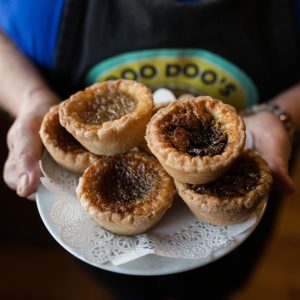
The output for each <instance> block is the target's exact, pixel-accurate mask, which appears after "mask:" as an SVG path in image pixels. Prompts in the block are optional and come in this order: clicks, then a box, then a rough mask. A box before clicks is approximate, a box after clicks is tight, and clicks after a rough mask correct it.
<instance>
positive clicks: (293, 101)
mask: <svg viewBox="0 0 300 300" xmlns="http://www.w3.org/2000/svg"><path fill="white" fill-rule="evenodd" d="M272 101H273V102H275V103H276V104H278V105H279V106H280V107H281V108H282V109H283V110H285V111H286V112H288V113H289V114H290V115H291V116H292V118H293V121H294V125H295V129H296V130H297V131H299V129H300V84H297V85H295V86H293V87H291V88H290V89H288V90H286V91H285V92H283V93H281V94H280V95H278V96H277V97H276V98H274V99H272ZM245 122H246V126H247V129H248V130H249V131H250V132H251V133H252V134H253V136H254V144H255V148H256V150H257V151H258V152H260V153H261V155H262V156H263V157H264V158H265V159H266V160H267V162H268V163H269V166H270V168H271V171H272V173H273V177H274V188H275V189H277V190H279V191H280V192H282V193H283V194H290V193H292V192H293V190H294V184H293V181H292V179H291V178H290V176H289V173H288V162H289V158H290V155H291V147H292V143H291V140H290V137H289V135H288V133H287V131H286V130H285V128H284V126H283V124H282V123H281V121H280V120H279V118H278V117H276V116H274V115H272V114H271V113H269V112H261V113H258V114H255V115H252V116H249V117H246V118H245Z"/></svg>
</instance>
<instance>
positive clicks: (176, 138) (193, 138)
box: [160, 109, 227, 156]
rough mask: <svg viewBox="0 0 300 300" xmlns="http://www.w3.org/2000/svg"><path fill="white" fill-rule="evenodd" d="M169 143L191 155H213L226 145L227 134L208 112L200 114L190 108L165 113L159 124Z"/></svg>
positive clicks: (219, 152) (221, 150) (220, 151)
mask: <svg viewBox="0 0 300 300" xmlns="http://www.w3.org/2000/svg"><path fill="white" fill-rule="evenodd" d="M160 128H161V129H162V130H163V132H164V133H165V134H166V136H167V139H168V141H169V143H170V144H171V145H172V147H174V148H176V149H177V150H178V151H181V152H185V153H188V154H190V155H191V156H206V155H208V156H215V155H218V154H221V153H222V152H223V150H224V148H225V147H226V145H227V136H226V134H225V133H224V132H222V130H221V128H220V125H219V124H217V123H216V122H215V120H214V119H213V117H212V116H211V115H210V114H209V113H208V112H206V113H204V114H202V115H201V116H198V115H197V112H195V111H193V110H192V109H181V110H180V111H179V112H178V113H176V114H172V115H167V116H166V117H165V118H164V120H163V121H162V122H161V124H160Z"/></svg>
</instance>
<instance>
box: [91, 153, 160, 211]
mask: <svg viewBox="0 0 300 300" xmlns="http://www.w3.org/2000/svg"><path fill="white" fill-rule="evenodd" d="M88 177H89V178H88V182H90V188H89V191H88V192H90V195H91V197H92V201H93V204H94V205H95V206H96V207H97V208H99V209H100V210H102V211H114V212H117V213H124V212H132V211H133V210H134V209H135V206H136V205H138V204H139V203H141V201H143V202H144V201H151V199H152V198H153V197H154V196H155V195H154V193H155V191H156V190H157V189H158V187H159V182H158V180H157V178H158V176H157V173H156V171H155V169H154V164H153V163H151V161H147V163H146V162H144V161H142V160H137V159H130V158H128V157H127V158H121V159H120V158H117V157H115V158H110V159H109V163H108V166H107V168H106V170H105V171H104V173H102V175H100V176H99V174H97V171H96V170H95V169H93V171H91V172H90V173H88Z"/></svg>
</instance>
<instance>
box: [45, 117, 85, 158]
mask: <svg viewBox="0 0 300 300" xmlns="http://www.w3.org/2000/svg"><path fill="white" fill-rule="evenodd" d="M53 121H54V122H53V124H52V125H53V127H52V129H51V131H52V133H51V135H52V141H53V142H54V143H55V144H56V146H57V147H59V148H61V149H62V150H63V151H65V152H69V151H71V152H73V153H77V154H78V153H83V152H86V151H87V150H86V149H85V148H84V147H83V146H82V145H81V144H80V143H79V142H78V141H77V140H76V139H75V138H74V137H73V136H72V134H70V133H69V132H68V131H67V130H66V129H65V128H64V127H62V126H61V125H60V123H59V117H58V113H57V114H55V116H54V120H53Z"/></svg>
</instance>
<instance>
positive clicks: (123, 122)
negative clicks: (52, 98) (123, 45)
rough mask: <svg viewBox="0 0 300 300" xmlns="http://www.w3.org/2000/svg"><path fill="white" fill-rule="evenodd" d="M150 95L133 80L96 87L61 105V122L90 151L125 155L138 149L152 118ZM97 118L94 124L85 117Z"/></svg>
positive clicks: (78, 93)
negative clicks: (136, 147)
mask: <svg viewBox="0 0 300 300" xmlns="http://www.w3.org/2000/svg"><path fill="white" fill-rule="evenodd" d="M152 107H153V99H152V93H151V91H150V90H149V89H148V88H147V87H146V86H144V85H143V84H141V83H138V82H135V81H132V80H122V79H121V80H117V81H106V82H102V83H96V84H94V85H92V86H90V87H88V88H86V89H85V90H84V91H80V92H77V93H76V94H74V95H72V96H71V97H70V98H69V99H67V100H66V101H64V102H62V103H61V104H60V107H59V119H60V123H61V124H62V126H63V127H65V128H66V129H67V130H68V131H69V132H70V133H71V134H72V135H73V136H74V137H75V138H76V139H77V140H78V141H79V142H80V143H81V144H82V145H84V146H85V147H86V148H87V149H88V150H89V151H91V152H92V153H95V154H100V155H114V154H118V153H124V152H127V151H129V150H130V149H131V148H133V147H135V146H137V145H138V144H139V143H140V142H141V141H142V140H143V136H144V134H145V130H146V125H147V123H148V122H149V120H150V118H151V114H152ZM89 114H90V115H91V114H94V116H93V118H94V119H92V122H91V120H90V119H88V118H87V117H86V116H89Z"/></svg>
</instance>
